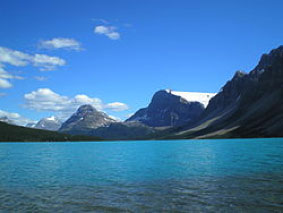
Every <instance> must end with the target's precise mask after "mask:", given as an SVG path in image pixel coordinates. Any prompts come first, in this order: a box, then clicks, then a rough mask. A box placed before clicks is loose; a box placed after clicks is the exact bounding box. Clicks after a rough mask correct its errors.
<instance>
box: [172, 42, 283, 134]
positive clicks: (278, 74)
mask: <svg viewBox="0 0 283 213" xmlns="http://www.w3.org/2000/svg"><path fill="white" fill-rule="evenodd" d="M282 104H283V46H280V47H279V48H277V49H274V50H272V51H271V52H270V53H269V54H264V55H263V56H262V57H261V59H260V61H259V63H258V65H257V66H256V67H255V68H254V69H253V70H252V71H251V72H250V73H244V72H241V71H238V72H236V73H235V75H234V77H233V78H232V79H231V80H230V81H228V82H227V83H226V84H225V85H224V87H223V88H222V90H221V91H220V92H219V93H218V94H217V95H216V96H215V97H213V98H212V99H211V100H210V102H209V104H208V106H207V108H206V109H205V111H204V112H203V113H202V115H201V116H200V118H199V120H198V122H196V123H195V124H194V125H192V126H190V128H187V129H184V128H183V129H182V128H181V129H179V130H178V132H177V133H174V134H172V135H170V136H168V138H211V137H216V138H219V137H222V138H226V137H282V136H283V131H282V129H283V107H282Z"/></svg>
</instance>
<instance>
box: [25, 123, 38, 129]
mask: <svg viewBox="0 0 283 213" xmlns="http://www.w3.org/2000/svg"><path fill="white" fill-rule="evenodd" d="M36 124H37V122H30V123H27V124H26V126H25V127H28V128H34V127H35V125H36Z"/></svg>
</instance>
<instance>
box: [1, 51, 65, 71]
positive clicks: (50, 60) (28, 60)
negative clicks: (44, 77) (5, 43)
mask: <svg viewBox="0 0 283 213" xmlns="http://www.w3.org/2000/svg"><path fill="white" fill-rule="evenodd" d="M0 64H2V65H3V64H10V65H13V66H27V65H29V64H31V65H33V66H35V67H40V69H41V70H53V69H55V68H57V66H63V65H65V64H66V61H65V60H64V59H61V58H59V57H56V56H48V55H44V54H35V55H30V54H26V53H23V52H20V51H17V50H12V49H9V48H5V47H0Z"/></svg>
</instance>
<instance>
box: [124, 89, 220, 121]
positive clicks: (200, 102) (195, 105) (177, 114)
mask: <svg viewBox="0 0 283 213" xmlns="http://www.w3.org/2000/svg"><path fill="white" fill-rule="evenodd" d="M214 95H215V94H214V93H192V92H177V91H171V90H160V91H158V92H156V93H155V94H154V96H153V98H152V100H151V103H150V104H149V105H148V107H147V108H143V109H140V110H138V111H137V112H136V113H135V114H134V115H133V116H131V117H130V118H129V119H128V120H126V122H128V121H139V122H141V123H143V124H145V125H148V126H151V127H164V126H181V125H186V124H187V123H189V122H191V121H194V120H195V119H197V118H198V117H199V115H200V114H201V113H202V112H203V111H204V109H205V107H206V106H207V104H208V102H209V100H210V99H211V98H212V97H213V96H214Z"/></svg>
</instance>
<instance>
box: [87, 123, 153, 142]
mask: <svg viewBox="0 0 283 213" xmlns="http://www.w3.org/2000/svg"><path fill="white" fill-rule="evenodd" d="M157 132H158V129H156V128H152V127H149V126H146V125H144V124H142V123H140V122H135V121H129V122H115V123H111V124H110V125H109V126H107V127H99V128H97V129H94V130H92V131H91V132H89V134H88V135H92V136H96V137H101V138H104V139H111V140H139V139H150V138H152V135H154V134H156V133H157Z"/></svg>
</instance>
